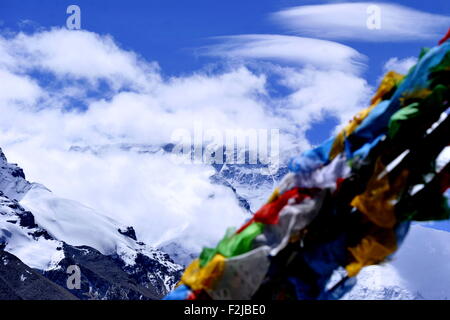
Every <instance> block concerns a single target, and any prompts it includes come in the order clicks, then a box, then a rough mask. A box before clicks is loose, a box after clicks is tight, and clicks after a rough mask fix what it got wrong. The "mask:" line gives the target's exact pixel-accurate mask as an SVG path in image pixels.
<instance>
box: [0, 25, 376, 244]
mask: <svg viewBox="0 0 450 320" xmlns="http://www.w3.org/2000/svg"><path fill="white" fill-rule="evenodd" d="M264 39H265V38H264ZM274 39H275V40H276V41H275V42H277V41H278V39H280V38H277V37H276V38H274ZM281 39H284V38H281ZM288 39H290V38H289V37H288ZM260 40H261V39H260ZM266 40H267V39H266ZM258 41H259V40H258ZM264 41H265V40H263V42H264ZM283 41H284V40H283ZM302 41H303V40H301V43H302V44H303V45H304V44H311V45H312V46H314V45H315V44H317V45H318V46H319V47H318V48H315V49H314V48H309V50H310V51H308V52H309V55H311V53H312V55H315V54H317V55H319V54H322V56H321V57H318V58H307V56H308V54H307V53H304V59H305V61H306V60H307V59H311V61H312V62H311V64H320V63H321V62H323V61H325V60H326V57H325V56H326V55H325V54H323V53H322V50H325V49H327V50H332V49H336V50H337V51H336V55H337V58H333V59H336V60H332V61H335V62H336V64H333V63H328V64H327V65H326V68H327V70H326V71H325V70H319V69H316V68H314V67H311V66H310V67H306V68H300V67H299V66H290V67H285V66H283V65H279V64H278V65H275V66H274V67H273V68H271V69H267V70H259V71H258V72H255V71H252V70H251V69H250V68H249V67H246V66H245V65H242V64H238V65H235V66H233V67H230V68H229V69H227V70H225V71H223V72H220V73H207V72H204V71H201V70H200V71H198V72H195V73H193V74H191V75H185V76H181V77H173V78H169V79H164V78H163V77H162V76H161V74H160V73H159V70H158V68H154V67H152V66H155V64H154V63H151V62H147V61H145V60H143V59H141V58H138V56H137V55H136V54H134V53H132V52H129V51H124V50H122V49H120V48H119V47H118V46H117V45H116V44H115V43H114V42H113V40H112V39H111V38H110V37H107V36H100V35H97V34H94V33H91V32H87V31H63V30H58V29H54V30H50V31H44V32H38V33H35V34H30V35H24V34H18V35H16V36H14V37H10V38H1V37H0V73H1V74H2V75H4V77H5V78H6V77H8V78H7V79H9V84H8V86H6V85H4V86H2V87H0V100H1V101H3V102H5V103H2V104H0V112H1V114H2V117H0V146H1V147H2V148H3V149H4V151H5V153H6V155H7V156H8V158H9V160H10V161H13V162H17V163H19V165H20V166H22V167H23V168H24V170H25V173H26V175H27V177H28V178H29V179H30V180H32V181H37V182H40V183H43V184H44V185H46V186H47V187H48V188H50V189H51V190H53V191H54V192H55V193H56V194H57V195H58V196H62V197H65V198H69V199H76V200H78V201H79V202H81V203H84V204H86V205H88V206H90V207H93V208H94V209H97V210H99V211H100V212H105V213H107V214H108V215H110V216H111V217H113V218H115V219H117V220H118V221H120V222H122V223H124V224H130V225H134V226H135V227H136V231H137V233H138V237H140V238H141V239H142V240H144V241H147V242H148V243H150V244H157V243H159V242H162V241H164V239H167V238H170V237H175V236H177V237H178V236H181V237H184V238H186V240H185V241H187V242H189V241H191V242H190V244H189V245H190V246H191V247H195V248H196V249H199V246H200V245H205V244H211V245H213V244H214V243H215V241H216V240H217V239H218V237H221V236H222V235H223V232H224V231H225V228H226V227H228V226H230V225H238V224H240V223H241V222H242V217H243V213H242V211H241V210H240V209H239V207H238V205H237V202H236V199H235V197H234V195H233V193H232V191H231V190H229V189H227V188H225V187H220V186H216V185H212V184H211V183H210V182H209V180H208V175H209V174H210V172H209V171H208V170H210V167H208V166H206V165H198V166H192V165H186V166H182V165H175V164H174V163H173V162H171V161H170V159H168V157H167V156H164V155H160V154H159V155H149V154H142V155H137V154H133V153H130V152H125V151H121V150H118V149H111V150H110V151H109V152H105V153H99V154H91V153H77V152H71V151H69V149H70V147H71V146H74V145H78V146H97V145H115V144H119V143H133V144H142V143H144V144H149V145H159V144H162V143H167V142H170V141H169V140H170V136H171V134H172V133H173V131H174V130H175V129H178V128H185V129H191V128H192V127H193V126H194V125H195V123H196V122H201V123H203V125H204V127H205V129H208V128H214V129H218V130H222V131H223V130H226V129H247V128H253V129H259V128H266V129H277V128H278V129H280V130H281V137H280V139H281V147H282V150H284V151H286V152H283V156H286V157H287V156H289V154H288V152H289V151H290V149H291V148H294V149H295V148H297V149H296V151H299V148H306V147H308V146H309V143H308V141H307V139H306V138H305V131H306V130H307V129H308V128H309V126H310V121H312V120H315V119H320V117H321V116H323V115H324V114H326V113H332V114H334V115H337V116H340V115H342V117H343V115H346V114H347V113H353V110H355V109H357V108H358V105H359V104H360V103H363V104H364V102H362V101H363V100H364V97H365V96H366V94H367V92H368V91H369V90H370V88H369V87H368V85H367V83H366V82H365V81H364V80H362V79H361V78H359V76H358V75H357V74H354V73H352V72H344V70H346V68H347V67H348V68H350V69H353V66H354V65H353V62H354V60H353V58H358V57H359V55H358V54H357V52H356V51H352V50H351V49H350V48H348V47H344V46H342V47H340V46H339V45H337V44H333V43H328V42H320V41H319V42H315V41H312V40H311V42H308V41H310V40H306V41H307V42H302ZM269 42H270V40H269ZM289 43H290V40H289V41H287V43H286V47H285V48H284V50H285V51H289V50H290V49H292V47H291V46H290V45H289ZM294 43H295V41H294ZM324 43H325V46H323V44H324ZM57 44H59V46H58V45H57ZM74 44H76V45H75V47H73V45H74ZM243 45H244V47H245V44H243ZM297 45H298V43H297ZM64 46H69V47H68V48H67V49H66V48H64ZM300 47H301V46H300ZM300 47H298V48H297V47H296V45H294V48H297V49H299V50H300V49H301V48H300ZM72 48H82V49H80V50H82V51H83V55H81V56H79V55H78V53H74V52H72V51H70V50H71V49H72ZM67 50H69V51H70V52H68V51H67ZM236 50H238V49H237V48H236ZM258 50H259V49H258ZM315 50H316V51H315ZM300 51H301V50H300ZM290 55H292V59H294V56H293V54H287V56H290ZM257 56H258V55H257ZM274 56H276V54H274ZM331 56H332V55H331ZM258 57H261V58H264V55H263V54H261V55H259V56H258ZM314 59H316V60H314ZM330 59H331V58H330ZM277 61H280V60H277ZM36 71H37V73H36ZM40 72H45V73H46V74H48V75H50V76H51V77H52V78H51V79H52V81H49V82H46V81H42V78H41V75H40ZM274 74H276V75H277V76H278V79H279V81H280V84H281V85H283V86H285V87H287V88H288V89H289V90H290V91H291V92H292V93H291V94H288V95H287V96H284V97H281V98H280V97H273V96H271V95H270V94H269V92H268V90H267V86H268V78H269V77H272V76H273V75H274ZM99 81H105V82H106V83H109V84H110V88H109V89H108V90H106V92H102V91H100V92H99V93H98V95H96V96H90V95H89V94H88V91H90V90H92V89H93V88H94V89H95V88H96V87H97V85H98V82H99ZM18 88H20V90H19V89H18ZM333 88H334V89H333ZM127 89H129V90H127ZM72 99H76V100H79V101H80V102H81V103H83V105H84V106H85V110H80V109H73V108H71V106H72V105H71V103H72ZM346 120H347V119H345V121H346ZM211 195H215V196H213V197H212V196H211ZM210 196H211V197H210ZM218 217H220V219H219V218H218ZM189 239H190V240H189Z"/></svg>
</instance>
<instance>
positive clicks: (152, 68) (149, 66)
mask: <svg viewBox="0 0 450 320" xmlns="http://www.w3.org/2000/svg"><path fill="white" fill-rule="evenodd" d="M0 45H1V46H2V49H1V50H0V55H1V57H0V63H2V62H3V64H4V65H5V66H7V67H9V68H13V70H14V71H18V72H21V71H26V70H39V71H43V72H51V73H52V74H53V75H54V76H56V77H58V78H60V79H63V78H69V79H84V80H87V81H89V82H90V83H91V84H92V85H96V84H98V81H99V80H106V81H108V83H109V84H110V85H112V86H113V87H114V88H116V89H118V88H120V87H132V88H138V89H140V90H143V89H148V88H149V85H151V84H153V83H154V81H158V80H159V79H158V78H157V77H158V76H159V73H158V66H157V64H155V63H146V62H145V61H144V60H142V59H141V58H140V57H139V56H138V55H136V54H135V53H134V52H130V51H125V50H122V49H120V48H119V47H118V46H117V44H116V43H115V42H114V41H113V39H112V38H111V37H110V36H100V35H98V34H95V33H93V32H86V31H73V30H67V29H52V30H50V31H43V32H38V33H34V34H31V35H30V34H24V33H19V34H17V35H16V36H15V37H13V38H12V39H8V40H7V39H2V41H1V43H0ZM13 63H14V64H13ZM154 77H156V79H155V78H154Z"/></svg>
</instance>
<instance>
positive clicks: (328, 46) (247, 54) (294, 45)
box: [205, 34, 366, 72]
mask: <svg viewBox="0 0 450 320" xmlns="http://www.w3.org/2000/svg"><path fill="white" fill-rule="evenodd" d="M217 39H218V40H221V43H220V44H218V45H216V46H211V47H208V48H206V50H205V53H206V54H208V55H215V56H223V57H226V58H244V59H266V60H274V61H277V62H282V63H289V64H294V65H297V66H298V65H303V66H304V65H306V66H314V67H316V68H322V69H333V70H345V71H351V72H355V71H359V70H360V69H362V68H363V67H364V64H363V62H364V61H365V60H366V57H365V56H363V55H362V54H360V53H359V52H358V51H356V50H355V49H353V48H351V47H348V46H345V45H342V44H340V43H337V42H332V41H326V40H319V39H312V38H302V37H294V36H284V35H272V34H249V35H238V36H229V37H220V38H217Z"/></svg>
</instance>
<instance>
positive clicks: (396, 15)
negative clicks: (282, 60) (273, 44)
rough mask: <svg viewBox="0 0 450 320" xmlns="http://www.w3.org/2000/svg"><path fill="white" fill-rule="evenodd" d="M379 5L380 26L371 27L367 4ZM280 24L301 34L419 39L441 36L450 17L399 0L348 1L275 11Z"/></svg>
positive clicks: (388, 39)
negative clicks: (390, 0) (396, 0)
mask: <svg viewBox="0 0 450 320" xmlns="http://www.w3.org/2000/svg"><path fill="white" fill-rule="evenodd" d="M373 5H376V6H378V8H380V10H381V11H380V17H381V19H380V21H381V24H380V29H373V30H371V29H369V28H368V27H367V20H368V18H369V17H370V14H369V13H368V11H367V10H368V8H369V7H370V6H373ZM273 17H274V19H275V20H276V21H277V22H279V23H280V24H283V25H285V26H286V27H287V28H289V30H290V31H292V32H295V33H296V34H299V35H306V36H313V37H317V38H321V39H343V40H359V41H369V42H370V41H372V42H383V41H396V42H399V41H418V40H435V41H436V42H437V40H438V39H440V38H441V37H442V35H443V34H444V33H445V32H446V31H447V29H448V26H449V25H450V17H449V16H445V15H440V14H431V13H427V12H423V11H419V10H416V9H412V8H408V7H405V6H401V5H397V4H388V3H381V2H379V3H377V2H375V3H373V2H355V3H353V2H346V3H335V4H321V5H308V6H298V7H292V8H288V9H285V10H282V11H279V12H277V13H275V14H274V15H273Z"/></svg>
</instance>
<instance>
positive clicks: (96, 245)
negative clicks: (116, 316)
mask: <svg viewBox="0 0 450 320" xmlns="http://www.w3.org/2000/svg"><path fill="white" fill-rule="evenodd" d="M0 250H2V251H5V252H7V253H8V254H9V255H11V256H12V257H16V258H17V259H20V260H19V261H20V262H21V263H23V264H24V265H26V266H27V267H28V268H32V269H33V270H36V271H38V272H39V273H40V274H42V275H44V276H45V277H47V278H48V279H50V280H52V281H53V282H54V283H55V285H59V286H60V287H61V288H65V287H66V281H67V278H68V274H67V273H66V271H67V267H68V266H70V265H77V266H78V267H79V268H80V269H81V289H80V290H78V289H74V290H69V291H71V293H72V294H73V295H74V296H77V297H78V298H84V299H86V298H96V299H159V298H161V297H162V296H164V295H165V294H166V293H167V292H168V291H170V290H171V289H172V288H173V286H174V285H175V284H176V282H177V281H178V280H179V277H180V275H181V271H182V267H181V266H179V265H177V264H176V263H174V262H173V261H172V260H171V259H170V257H169V256H168V255H167V254H166V253H164V252H162V251H160V250H158V249H155V248H152V247H150V246H148V245H146V244H145V243H143V242H140V241H138V239H137V238H136V234H135V232H134V229H133V227H131V226H123V225H120V224H119V223H117V222H116V221H114V220H113V219H111V218H109V217H107V216H106V215H104V214H101V213H99V212H97V211H95V210H94V209H92V208H89V207H87V206H84V205H82V204H81V203H78V202H76V201H73V200H68V199H63V198H59V197H57V196H56V195H55V194H53V193H52V192H51V191H50V190H48V189H47V188H45V187H44V186H42V185H40V184H36V183H30V182H28V181H27V180H26V179H25V175H24V172H23V170H22V169H20V168H19V167H18V166H17V165H14V164H9V163H8V162H7V159H6V157H5V155H4V154H3V152H2V151H0ZM16 258H13V259H16ZM24 276H26V275H24ZM64 290H67V289H64ZM5 294H6V295H8V294H10V293H8V294H7V293H5ZM16 294H19V292H16ZM67 294H69V292H67ZM19 296H20V295H19ZM6 298H7V297H6ZM24 298H29V296H24ZM35 298H39V297H38V296H37V297H35Z"/></svg>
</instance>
